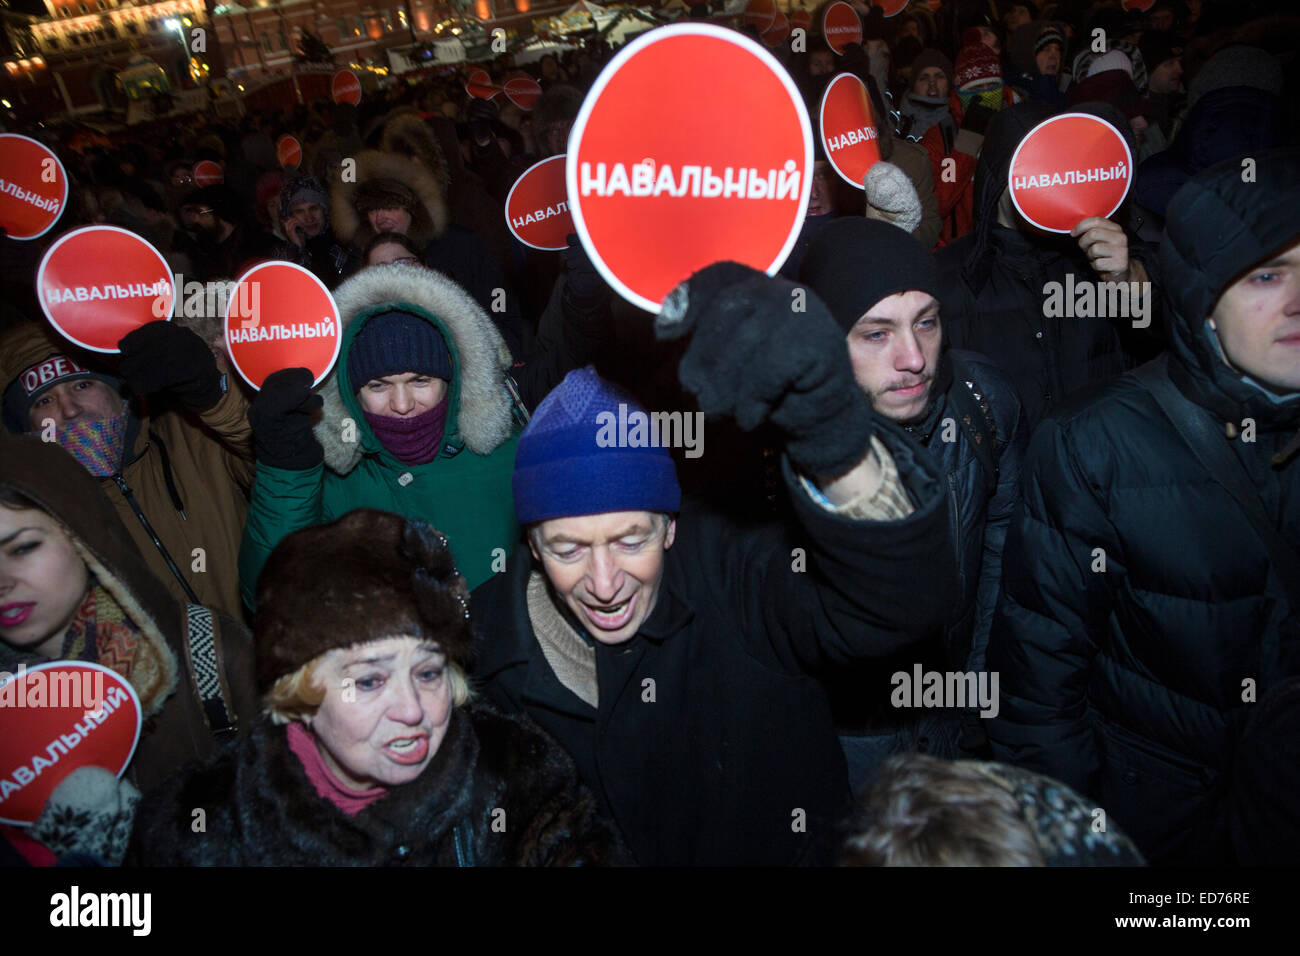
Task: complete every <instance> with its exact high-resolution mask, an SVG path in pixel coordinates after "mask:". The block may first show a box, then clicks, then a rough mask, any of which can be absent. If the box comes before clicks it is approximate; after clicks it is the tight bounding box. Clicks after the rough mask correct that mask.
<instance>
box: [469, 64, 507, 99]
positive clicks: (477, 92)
mask: <svg viewBox="0 0 1300 956" xmlns="http://www.w3.org/2000/svg"><path fill="white" fill-rule="evenodd" d="M465 92H466V93H468V94H469V95H470V96H472V97H474V98H475V99H477V100H490V99H492V97H494V96H496V95H497V94H498V93H500V92H501V88H500V87H498V86H493V85H492V77H490V76H488V72H487V70H474V71H473V72H471V73H470V75H469V79H467V80H466V81H465Z"/></svg>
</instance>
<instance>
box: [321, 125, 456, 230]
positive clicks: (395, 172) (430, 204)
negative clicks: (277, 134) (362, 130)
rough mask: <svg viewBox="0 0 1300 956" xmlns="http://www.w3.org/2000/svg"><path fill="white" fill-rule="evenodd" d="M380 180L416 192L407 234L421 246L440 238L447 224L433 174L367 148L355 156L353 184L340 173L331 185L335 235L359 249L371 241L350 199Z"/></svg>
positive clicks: (401, 158)
mask: <svg viewBox="0 0 1300 956" xmlns="http://www.w3.org/2000/svg"><path fill="white" fill-rule="evenodd" d="M379 179H390V180H396V181H397V182H399V183H401V184H402V185H403V186H405V187H407V188H408V189H410V190H411V191H412V192H414V193H415V196H416V199H417V200H418V201H419V204H420V205H419V206H418V207H417V208H416V209H414V210H413V211H412V214H411V219H412V221H411V228H410V230H409V232H408V235H409V236H410V238H411V239H412V240H414V241H415V242H416V243H418V244H419V245H421V246H424V245H427V244H428V243H430V242H432V241H433V240H434V239H440V238H441V237H442V235H443V233H445V232H446V231H447V223H448V221H449V217H448V213H447V202H446V200H445V199H443V195H442V188H441V186H440V185H439V183H438V180H437V178H436V177H435V175H434V174H433V173H432V172H430V171H429V170H427V169H425V168H424V166H422V165H421V164H420V163H417V162H413V161H412V160H411V158H410V157H409V156H399V155H397V154H395V153H384V152H380V151H379V150H374V149H368V150H366V151H365V152H363V153H361V154H360V155H359V156H357V168H356V181H355V182H344V181H343V174H342V171H341V170H340V172H339V173H338V174H337V175H336V177H335V179H334V182H333V183H332V185H331V186H330V216H331V218H332V219H333V223H334V235H335V236H336V237H337V238H338V240H339V241H340V242H342V243H345V244H346V243H349V242H350V243H352V244H353V245H354V246H356V247H357V248H358V249H361V248H363V247H364V246H365V244H366V243H367V242H369V241H370V240H371V238H373V236H374V235H375V232H374V230H373V229H371V228H370V223H369V222H367V221H366V219H365V217H364V216H362V215H361V214H360V213H358V212H357V209H356V206H355V205H354V203H353V200H354V199H355V198H356V195H357V190H358V189H360V188H361V187H362V186H364V185H365V184H367V183H373V182H374V181H375V180H379Z"/></svg>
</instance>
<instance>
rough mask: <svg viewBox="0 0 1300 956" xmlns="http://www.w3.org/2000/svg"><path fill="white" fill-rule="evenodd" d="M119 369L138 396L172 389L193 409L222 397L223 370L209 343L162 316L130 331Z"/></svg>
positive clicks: (203, 409)
mask: <svg viewBox="0 0 1300 956" xmlns="http://www.w3.org/2000/svg"><path fill="white" fill-rule="evenodd" d="M117 347H118V348H119V349H121V351H122V364H121V365H120V366H119V369H118V371H119V372H120V373H121V375H122V378H124V379H126V383H127V385H129V386H130V388H131V391H133V392H135V393H136V394H137V395H153V394H156V393H158V392H168V393H170V394H171V395H174V396H175V397H176V400H177V401H178V402H180V404H181V405H183V406H184V407H185V408H187V409H189V410H190V411H192V412H206V411H207V410H208V409H209V408H211V407H212V406H213V405H215V404H217V402H219V401H220V400H221V396H222V394H223V392H222V388H221V372H220V371H218V370H217V360H216V359H215V358H214V357H213V355H212V349H210V348H209V347H208V343H206V342H204V341H203V339H201V338H199V337H198V336H197V335H196V334H195V333H193V332H191V331H190V330H189V329H187V328H185V327H184V326H180V325H174V324H172V323H171V322H164V321H162V320H161V319H159V320H158V321H156V322H150V323H148V324H146V325H142V326H140V328H138V329H135V330H134V331H132V332H129V333H127V335H126V336H125V337H123V339H122V341H120V342H118V343H117Z"/></svg>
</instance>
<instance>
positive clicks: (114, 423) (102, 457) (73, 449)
mask: <svg viewBox="0 0 1300 956" xmlns="http://www.w3.org/2000/svg"><path fill="white" fill-rule="evenodd" d="M126 425H127V415H126V413H125V412H124V413H122V414H121V415H115V416H114V417H112V418H99V419H95V420H93V421H86V420H84V419H80V418H79V419H77V420H76V421H73V422H69V423H67V424H66V425H62V426H60V427H59V429H58V431H57V432H56V436H55V437H56V438H57V439H58V442H59V444H60V445H61V446H63V448H64V449H65V450H66V451H68V452H70V453H71V454H72V457H73V458H75V459H77V461H79V462H81V465H82V467H83V468H85V469H86V471H88V472H90V473H91V474H92V475H94V476H95V477H96V478H107V477H108V476H109V475H116V474H117V473H118V472H119V471H120V470H121V468H122V456H123V453H124V452H125V450H126Z"/></svg>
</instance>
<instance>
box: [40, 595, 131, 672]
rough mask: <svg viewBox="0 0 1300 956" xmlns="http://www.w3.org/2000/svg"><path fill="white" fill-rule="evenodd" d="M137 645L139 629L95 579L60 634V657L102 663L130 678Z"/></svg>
mask: <svg viewBox="0 0 1300 956" xmlns="http://www.w3.org/2000/svg"><path fill="white" fill-rule="evenodd" d="M139 647H140V629H139V628H138V627H137V626H136V625H135V622H133V621H132V620H131V619H130V618H129V617H127V615H126V613H125V612H124V611H123V610H122V608H121V607H120V606H119V605H118V603H117V601H115V600H114V599H113V596H112V595H111V594H109V593H108V592H107V591H106V590H104V588H103V587H102V586H101V585H100V584H98V583H95V584H92V586H91V588H90V591H89V592H88V593H87V594H86V596H85V598H84V599H83V600H82V602H81V606H80V607H79V608H77V616H76V617H75V618H73V620H72V624H71V625H70V626H69V627H68V630H67V632H66V633H65V634H64V635H63V650H62V652H61V653H60V655H59V656H60V658H61V659H63V660H69V661H93V662H97V663H100V664H103V665H104V666H105V667H107V668H110V669H111V670H114V671H116V672H117V673H118V674H121V675H122V677H124V678H126V679H127V680H130V679H131V672H132V670H134V668H135V662H136V651H137V650H139Z"/></svg>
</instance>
